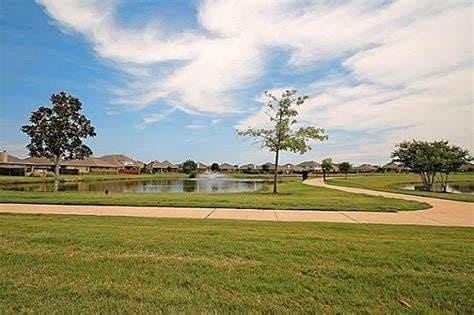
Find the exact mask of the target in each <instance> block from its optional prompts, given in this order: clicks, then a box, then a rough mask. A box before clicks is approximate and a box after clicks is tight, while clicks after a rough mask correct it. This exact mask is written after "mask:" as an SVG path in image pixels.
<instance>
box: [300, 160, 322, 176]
mask: <svg viewBox="0 0 474 315" xmlns="http://www.w3.org/2000/svg"><path fill="white" fill-rule="evenodd" d="M298 166H299V167H301V168H302V169H303V170H304V171H308V172H315V173H316V172H321V171H322V168H321V164H319V163H318V162H315V161H304V162H301V163H300V164H298Z"/></svg>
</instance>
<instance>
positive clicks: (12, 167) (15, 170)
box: [0, 151, 26, 176]
mask: <svg viewBox="0 0 474 315" xmlns="http://www.w3.org/2000/svg"><path fill="white" fill-rule="evenodd" d="M25 172H26V168H25V165H24V164H23V160H22V159H19V158H17V157H16V156H13V155H10V154H8V152H7V151H2V152H0V175H10V176H24V175H25Z"/></svg>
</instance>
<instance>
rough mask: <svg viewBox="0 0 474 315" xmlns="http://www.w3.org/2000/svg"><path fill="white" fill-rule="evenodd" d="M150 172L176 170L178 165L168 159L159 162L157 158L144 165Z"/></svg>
mask: <svg viewBox="0 0 474 315" xmlns="http://www.w3.org/2000/svg"><path fill="white" fill-rule="evenodd" d="M146 168H147V169H148V170H149V171H150V172H152V173H163V172H177V171H178V168H179V167H178V165H175V164H173V163H171V162H169V161H166V160H165V161H163V162H160V161H158V160H155V161H152V162H150V163H149V164H148V165H147V167H146Z"/></svg>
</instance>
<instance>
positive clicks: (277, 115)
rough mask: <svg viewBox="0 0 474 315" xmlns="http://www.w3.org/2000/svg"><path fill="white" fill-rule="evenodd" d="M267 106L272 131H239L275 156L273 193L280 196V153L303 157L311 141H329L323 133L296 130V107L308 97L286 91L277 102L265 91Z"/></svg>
mask: <svg viewBox="0 0 474 315" xmlns="http://www.w3.org/2000/svg"><path fill="white" fill-rule="evenodd" d="M265 95H266V96H267V97H268V99H269V100H268V102H267V103H266V104H265V107H266V112H265V113H266V114H267V115H268V117H269V120H270V124H271V127H269V128H252V127H248V128H247V129H246V130H238V131H237V132H238V134H239V135H241V136H249V137H253V138H257V139H259V141H260V142H261V144H262V147H265V148H267V149H268V150H269V151H270V152H275V167H274V184H273V192H274V193H276V192H277V174H278V172H277V170H278V159H279V153H280V151H291V152H294V153H300V154H303V153H305V152H307V151H309V150H311V146H310V145H309V144H308V143H309V141H310V140H320V141H323V140H326V139H327V136H326V135H325V134H324V129H322V128H316V127H312V126H310V127H296V126H297V120H296V117H297V116H298V110H297V107H299V106H301V105H303V104H304V102H305V101H306V100H307V99H308V96H306V95H305V96H297V95H296V90H286V91H285V92H283V93H282V95H281V97H280V98H278V97H276V96H275V95H273V94H272V93H270V92H268V91H266V92H265Z"/></svg>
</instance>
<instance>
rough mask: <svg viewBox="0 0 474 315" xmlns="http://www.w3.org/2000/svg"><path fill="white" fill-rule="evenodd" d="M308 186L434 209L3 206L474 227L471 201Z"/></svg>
mask: <svg viewBox="0 0 474 315" xmlns="http://www.w3.org/2000/svg"><path fill="white" fill-rule="evenodd" d="M305 183H306V184H308V185H312V186H319V187H325V188H330V189H337V190H343V191H347V192H352V193H361V194H367V195H375V196H384V197H390V198H399V199H407V200H416V201H421V202H426V203H428V204H430V205H432V206H433V207H432V208H430V209H427V210H417V211H402V212H363V211H308V210H306V211H303V210H259V209H223V208H171V207H126V206H80V205H77V206H71V205H68V206H66V205H44V204H42V205H38V204H0V212H3V213H28V214H74V215H104V216H131V217H155V218H196V219H234V220H263V221H308V222H343V223H381V224H415V225H438V226H469V227H472V226H474V204H472V203H467V202H459V201H451V200H443V199H435V198H426V197H419V196H413V195H402V194H394V193H388V192H379V191H373V190H367V189H359V188H349V187H341V186H332V185H327V184H325V183H323V181H322V180H321V179H319V178H316V179H310V180H308V181H306V182H305Z"/></svg>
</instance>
